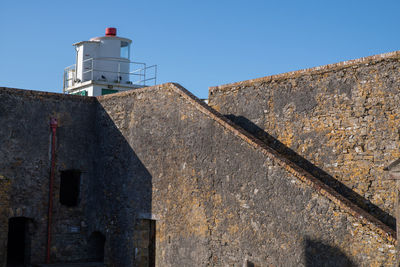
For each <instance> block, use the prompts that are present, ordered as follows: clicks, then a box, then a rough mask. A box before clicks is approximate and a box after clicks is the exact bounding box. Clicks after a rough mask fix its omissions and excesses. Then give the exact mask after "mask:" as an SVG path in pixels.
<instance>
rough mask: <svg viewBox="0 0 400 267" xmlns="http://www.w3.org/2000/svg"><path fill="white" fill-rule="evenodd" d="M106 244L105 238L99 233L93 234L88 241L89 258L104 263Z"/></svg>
mask: <svg viewBox="0 0 400 267" xmlns="http://www.w3.org/2000/svg"><path fill="white" fill-rule="evenodd" d="M105 243H106V238H105V236H104V235H103V234H102V233H101V232H99V231H95V232H93V233H92V234H91V235H90V237H89V240H88V258H89V260H90V261H96V262H103V261H104V245H105Z"/></svg>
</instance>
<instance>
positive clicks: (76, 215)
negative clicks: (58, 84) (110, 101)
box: [0, 88, 95, 266]
mask: <svg viewBox="0 0 400 267" xmlns="http://www.w3.org/2000/svg"><path fill="white" fill-rule="evenodd" d="M94 100H95V99H89V98H82V97H76V96H66V95H61V94H51V93H43V92H34V91H27V90H17V89H9V88H0V159H1V160H0V266H5V264H6V256H7V248H6V246H7V233H8V219H9V218H11V217H26V218H28V219H29V221H30V222H29V232H30V239H31V243H30V247H31V253H30V254H31V263H39V262H40V263H43V262H44V261H45V257H46V242H47V213H48V192H49V179H50V178H49V177H50V142H51V141H50V140H51V130H50V124H49V122H50V118H51V117H56V118H57V119H58V123H59V127H58V129H57V146H56V152H57V161H56V172H55V184H54V205H53V206H54V209H53V238H52V246H51V255H52V261H55V262H57V261H64V260H68V261H73V260H78V259H82V258H84V257H86V244H85V242H86V228H84V227H83V228H82V227H81V222H82V221H85V219H84V217H85V213H87V211H86V210H85V209H86V207H87V206H86V204H87V185H88V180H89V179H91V178H92V177H91V173H92V171H91V170H92V157H93V145H94V143H93V140H94V139H93V121H94V120H93V116H94V112H95V109H94V103H95V102H94ZM66 169H78V170H81V171H83V174H82V176H81V181H82V186H81V201H80V204H79V206H78V207H77V208H68V207H66V206H63V205H61V204H60V202H59V192H60V171H62V170H66ZM72 227H74V228H75V230H74V231H76V230H77V231H78V232H77V233H74V231H72Z"/></svg>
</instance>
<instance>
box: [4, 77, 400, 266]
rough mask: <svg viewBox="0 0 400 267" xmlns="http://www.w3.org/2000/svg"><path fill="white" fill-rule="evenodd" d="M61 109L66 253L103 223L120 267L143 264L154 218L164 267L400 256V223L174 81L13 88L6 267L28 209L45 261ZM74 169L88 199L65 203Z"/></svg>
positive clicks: (76, 250)
mask: <svg viewBox="0 0 400 267" xmlns="http://www.w3.org/2000/svg"><path fill="white" fill-rule="evenodd" d="M52 116H55V117H57V118H58V121H59V124H60V127H59V129H58V135H57V162H56V169H57V172H56V173H57V175H56V183H55V184H56V189H55V192H56V193H55V202H54V203H55V207H54V212H55V213H54V227H53V233H54V238H53V245H52V260H53V261H54V262H60V261H77V260H83V261H84V260H85V259H87V258H88V255H87V250H88V245H87V241H88V237H89V236H90V234H91V233H93V232H95V231H96V232H101V233H103V234H104V236H105V238H106V242H105V264H106V265H107V266H118V267H124V266H137V265H138V263H140V261H142V260H143V259H146V257H148V255H149V254H148V253H147V254H146V252H145V251H144V250H143V248H145V246H146V244H147V243H146V242H148V236H149V233H148V231H145V230H144V229H143V227H141V226H140V225H142V226H143V223H142V222H143V221H142V220H143V219H146V220H148V219H152V220H156V265H157V266H242V264H243V263H244V262H245V261H247V262H249V263H251V264H254V265H255V266H271V265H272V266H340V265H341V266H345V265H352V264H357V265H360V266H387V265H391V264H393V261H394V255H395V251H394V244H395V239H394V235H395V233H394V232H393V231H392V230H391V229H390V228H388V227H387V226H385V225H384V224H382V223H381V222H380V221H378V220H377V219H375V218H374V217H372V216H371V215H370V214H368V213H366V212H365V211H364V210H362V209H360V208H359V207H357V206H356V205H354V204H353V203H352V202H350V201H348V200H347V199H346V198H344V197H343V196H342V195H340V194H338V193H337V192H336V191H334V190H332V189H331V188H330V187H328V186H327V185H325V184H323V183H322V182H321V181H320V180H318V179H317V178H316V177H314V176H312V175H311V174H310V173H308V172H307V171H305V170H304V169H302V168H300V167H298V166H296V165H295V164H293V163H292V162H291V161H290V160H288V159H287V158H284V157H281V155H279V154H278V153H276V152H275V151H274V150H273V149H271V148H270V147H269V146H267V145H266V144H265V143H263V142H261V141H260V140H258V139H256V138H254V137H253V136H252V135H251V134H249V133H248V132H245V131H243V130H242V129H239V128H237V127H236V126H234V125H233V124H231V123H230V122H229V121H228V120H227V119H226V118H224V117H223V116H222V115H220V114H219V113H217V112H216V111H214V110H212V109H210V108H209V107H208V106H206V105H205V104H203V103H202V102H200V101H199V100H197V99H196V98H195V97H194V96H192V95H191V94H190V93H189V92H187V91H186V90H185V89H183V88H181V87H180V86H178V85H176V84H165V85H161V86H155V87H149V88H145V89H138V90H133V91H129V92H124V93H120V94H114V95H109V96H103V97H98V98H88V97H80V96H65V95H58V94H49V93H39V92H32V91H22V90H13V89H1V90H0V125H1V126H2V127H1V128H0V148H1V149H0V159H1V161H0V185H1V187H0V190H1V191H0V201H1V202H0V204H1V205H0V215H1V217H0V237H2V238H4V237H5V239H1V241H0V245H1V247H0V260H1V262H0V266H1V265H2V266H4V265H5V263H6V259H5V256H6V254H7V253H6V247H5V246H6V244H7V241H6V239H7V227H8V218H11V217H15V216H24V217H27V218H30V219H31V220H32V231H31V232H32V234H31V243H32V246H31V247H32V259H31V261H32V262H33V263H43V261H44V257H45V251H46V250H45V248H46V247H45V241H46V226H47V204H48V181H49V172H50V161H49V145H50V143H49V142H50V129H49V120H50V117H52ZM28 133H29V134H28ZM66 169H79V170H82V171H83V174H82V185H81V189H82V193H81V202H80V204H79V206H78V207H76V208H66V207H64V206H62V205H60V204H58V203H59V201H58V195H57V194H58V192H59V188H57V186H58V185H59V183H60V181H59V179H60V175H59V171H61V170H66ZM71 226H81V227H80V228H79V229H80V232H79V233H71V232H70V229H71ZM139 257H140V258H139Z"/></svg>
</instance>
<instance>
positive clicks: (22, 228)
mask: <svg viewBox="0 0 400 267" xmlns="http://www.w3.org/2000/svg"><path fill="white" fill-rule="evenodd" d="M28 222H29V219H28V218H24V217H15V218H11V219H9V221H8V243H7V267H17V266H25V265H27V264H29V259H30V239H29V234H28V233H29V231H28Z"/></svg>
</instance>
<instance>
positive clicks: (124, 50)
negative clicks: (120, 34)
mask: <svg viewBox="0 0 400 267" xmlns="http://www.w3.org/2000/svg"><path fill="white" fill-rule="evenodd" d="M120 56H121V58H126V59H129V57H130V44H129V43H128V42H125V41H121V55H120Z"/></svg>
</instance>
